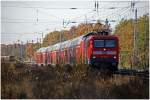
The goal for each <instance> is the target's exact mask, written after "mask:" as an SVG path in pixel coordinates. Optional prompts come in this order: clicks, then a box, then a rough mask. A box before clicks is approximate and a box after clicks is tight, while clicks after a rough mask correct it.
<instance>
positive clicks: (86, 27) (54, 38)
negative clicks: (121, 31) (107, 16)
mask: <svg viewBox="0 0 150 100" xmlns="http://www.w3.org/2000/svg"><path fill="white" fill-rule="evenodd" d="M105 28H106V26H105V25H103V24H101V23H100V22H97V23H95V24H93V23H81V24H79V25H78V26H72V27H71V28H70V29H69V30H62V31H53V32H50V33H48V34H47V35H46V36H45V38H44V40H43V44H42V45H43V46H44V47H45V46H48V45H53V44H55V43H58V42H60V34H61V41H65V40H69V39H73V38H75V37H78V36H81V35H83V34H86V33H88V32H92V31H99V30H102V29H105Z"/></svg>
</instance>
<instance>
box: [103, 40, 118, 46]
mask: <svg viewBox="0 0 150 100" xmlns="http://www.w3.org/2000/svg"><path fill="white" fill-rule="evenodd" d="M115 45H116V41H115V40H105V47H115Z"/></svg>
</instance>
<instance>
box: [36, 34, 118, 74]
mask: <svg viewBox="0 0 150 100" xmlns="http://www.w3.org/2000/svg"><path fill="white" fill-rule="evenodd" d="M105 33H106V32H103V31H102V32H91V33H88V34H86V35H82V36H80V37H77V38H74V39H71V40H68V41H65V42H62V43H57V44H55V45H51V46H48V47H43V48H40V49H39V50H37V52H36V53H35V59H36V63H37V64H38V65H49V64H51V65H55V64H70V65H75V64H88V65H89V66H91V67H97V68H107V69H111V70H114V71H115V70H118V62H119V41H118V37H116V36H114V35H104V34H105Z"/></svg>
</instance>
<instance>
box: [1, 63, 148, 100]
mask: <svg viewBox="0 0 150 100" xmlns="http://www.w3.org/2000/svg"><path fill="white" fill-rule="evenodd" d="M1 69H2V78H1V79H2V80H1V82H2V85H1V87H2V88H1V93H2V94H1V98H7V99H10V98H14V99H15V98H33V99H38V98H40V99H44V98H46V99H47V98H55V99H59V98H63V99H66V98H81V99H90V98H91V99H92V98H93V99H94V98H101V99H104V98H114V99H115V98H135V99H139V98H143V99H146V98H149V90H148V89H149V81H148V80H141V79H138V78H129V77H127V76H109V77H107V76H106V75H105V76H104V75H103V74H102V73H100V72H99V71H98V70H92V71H91V70H87V67H86V66H85V65H78V66H73V67H71V66H69V65H66V66H59V65H57V66H56V67H52V66H43V67H42V68H41V67H37V68H33V69H34V70H31V69H32V68H30V67H29V66H27V65H22V64H9V63H2V68H1ZM27 69H28V70H27Z"/></svg>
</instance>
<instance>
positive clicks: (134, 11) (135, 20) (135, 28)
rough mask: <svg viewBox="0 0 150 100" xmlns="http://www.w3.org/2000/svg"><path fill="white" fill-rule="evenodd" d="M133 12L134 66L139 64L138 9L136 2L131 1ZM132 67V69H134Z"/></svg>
mask: <svg viewBox="0 0 150 100" xmlns="http://www.w3.org/2000/svg"><path fill="white" fill-rule="evenodd" d="M131 8H132V12H133V13H134V19H133V63H132V65H133V66H132V67H136V66H137V62H136V61H137V9H135V2H131ZM132 67H131V69H132Z"/></svg>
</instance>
